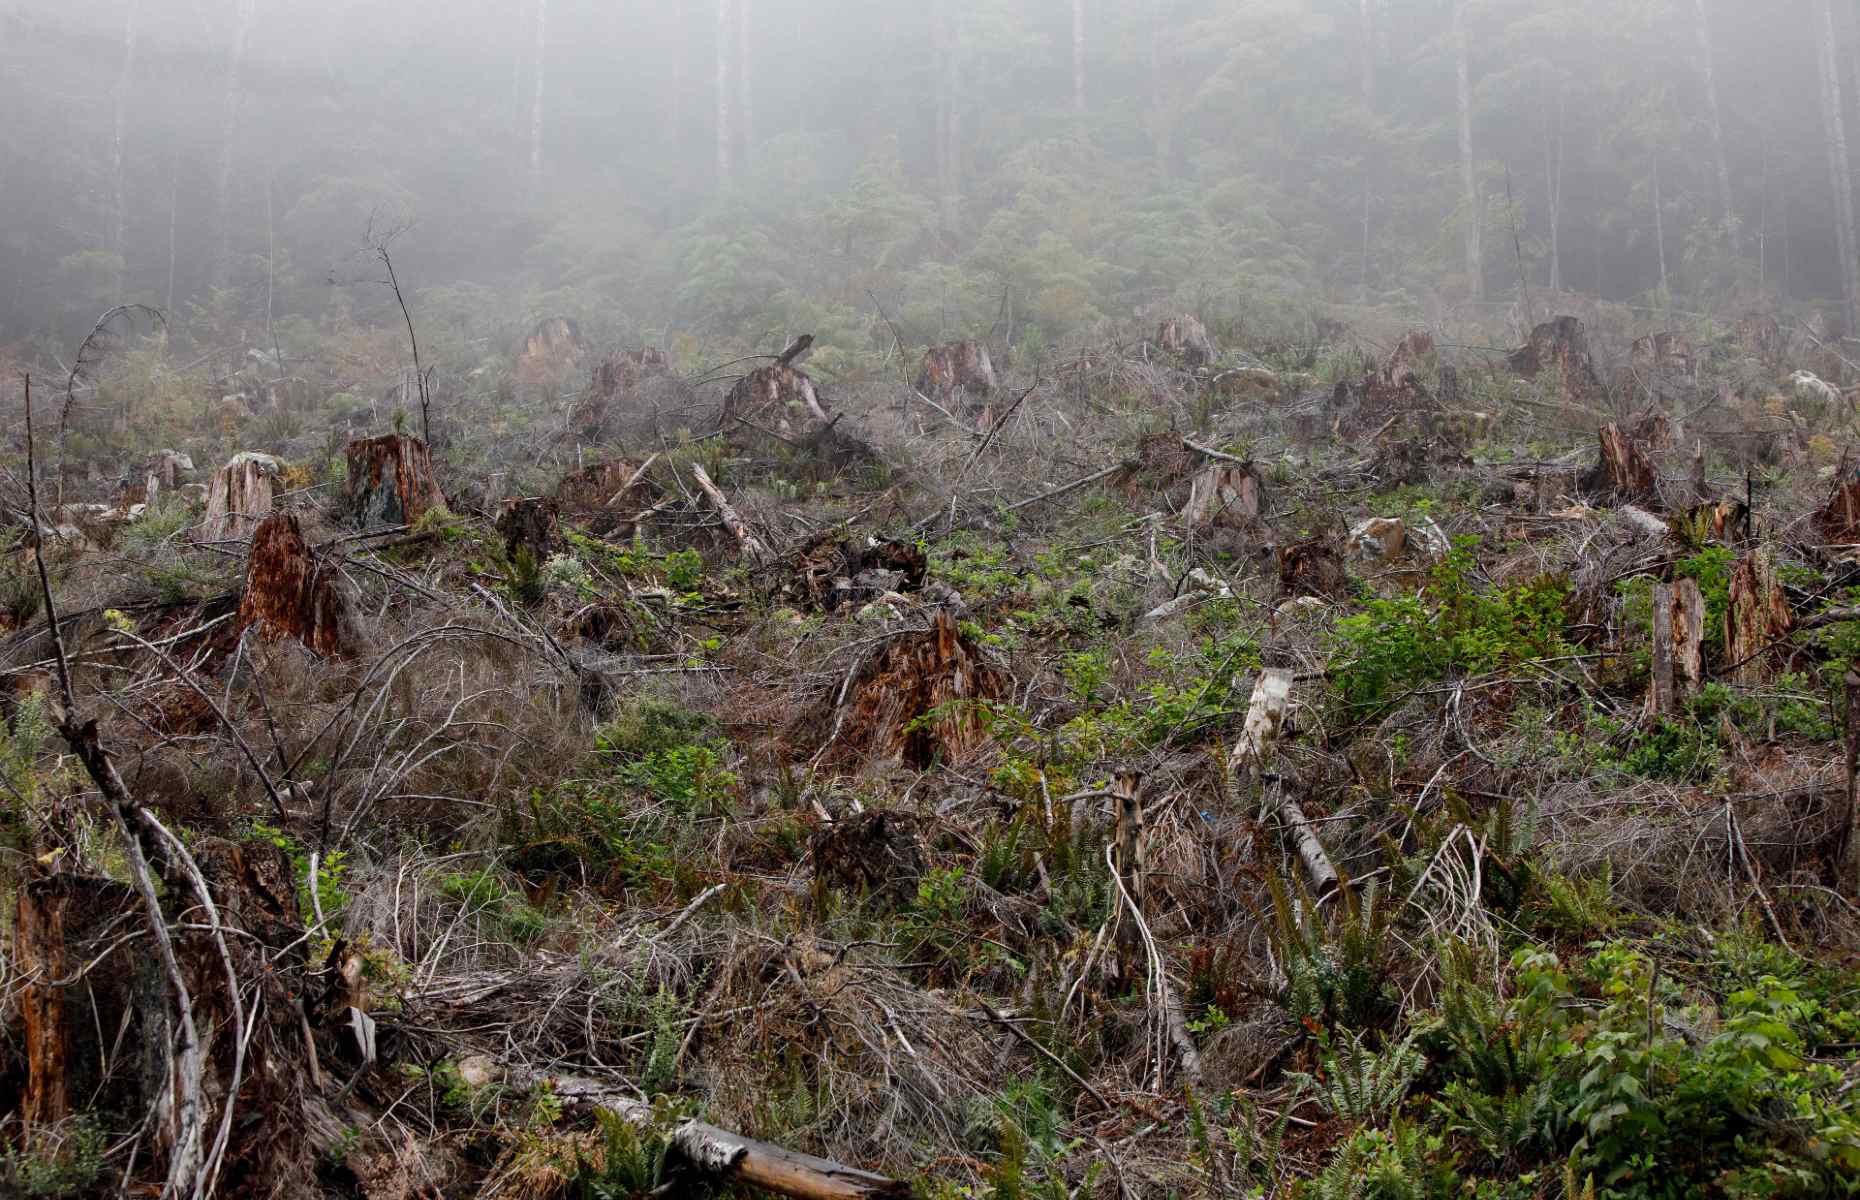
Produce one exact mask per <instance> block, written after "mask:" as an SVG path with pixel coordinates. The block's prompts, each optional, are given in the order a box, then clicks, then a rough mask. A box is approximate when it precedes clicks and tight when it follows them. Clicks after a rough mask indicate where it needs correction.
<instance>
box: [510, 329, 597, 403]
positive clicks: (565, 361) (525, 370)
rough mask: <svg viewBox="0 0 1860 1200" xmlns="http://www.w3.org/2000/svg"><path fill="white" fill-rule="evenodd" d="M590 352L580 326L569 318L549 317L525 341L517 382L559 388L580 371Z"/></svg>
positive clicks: (518, 358) (519, 359) (518, 366)
mask: <svg viewBox="0 0 1860 1200" xmlns="http://www.w3.org/2000/svg"><path fill="white" fill-rule="evenodd" d="M587 352H588V346H587V343H586V342H584V341H583V340H582V337H581V326H580V325H578V324H576V323H575V321H574V320H572V319H571V318H569V317H546V318H544V319H543V320H541V321H538V322H537V323H536V328H535V329H533V330H531V331H530V334H529V336H528V337H526V338H524V339H523V350H522V353H520V354H519V355H518V357H517V379H518V381H519V382H520V383H522V384H523V385H525V386H526V387H558V386H560V385H561V384H562V383H563V382H564V381H565V380H567V379H568V378H569V377H570V376H571V375H573V374H574V373H575V372H576V371H578V370H580V368H581V364H582V361H583V360H584V359H585V358H586V356H587Z"/></svg>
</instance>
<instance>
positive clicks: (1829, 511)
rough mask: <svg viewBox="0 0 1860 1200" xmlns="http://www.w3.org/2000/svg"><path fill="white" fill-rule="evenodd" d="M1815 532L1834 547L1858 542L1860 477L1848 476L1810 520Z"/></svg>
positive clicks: (1859, 536) (1859, 532) (1859, 530)
mask: <svg viewBox="0 0 1860 1200" xmlns="http://www.w3.org/2000/svg"><path fill="white" fill-rule="evenodd" d="M1812 523H1813V525H1814V526H1815V532H1816V533H1818V534H1820V535H1821V538H1822V540H1823V541H1826V542H1829V543H1832V544H1835V545H1852V544H1853V543H1855V542H1860V475H1849V476H1848V477H1847V478H1846V479H1845V480H1843V481H1842V482H1841V483H1840V485H1839V486H1838V487H1836V488H1835V489H1834V494H1833V495H1832V496H1830V497H1828V502H1827V503H1826V504H1824V505H1822V506H1821V508H1820V510H1819V511H1817V512H1816V513H1815V515H1814V517H1813V519H1812Z"/></svg>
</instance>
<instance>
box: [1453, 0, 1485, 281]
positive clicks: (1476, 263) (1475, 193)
mask: <svg viewBox="0 0 1860 1200" xmlns="http://www.w3.org/2000/svg"><path fill="white" fill-rule="evenodd" d="M1471 57H1472V52H1471V49H1470V47H1469V45H1468V39H1467V36H1466V0H1454V3H1453V70H1454V75H1455V79H1456V82H1457V84H1458V87H1457V89H1456V95H1457V101H1458V108H1459V119H1460V204H1461V206H1462V207H1463V208H1464V209H1465V213H1464V214H1463V216H1462V218H1461V221H1462V225H1463V227H1464V234H1465V241H1466V278H1467V283H1468V284H1469V285H1470V286H1471V288H1472V296H1473V299H1474V300H1484V299H1485V250H1484V246H1483V239H1484V233H1485V229H1484V223H1485V203H1484V201H1483V200H1482V199H1481V198H1480V195H1479V181H1478V175H1477V170H1476V165H1475V164H1474V162H1473V137H1472V64H1471V62H1470V60H1471Z"/></svg>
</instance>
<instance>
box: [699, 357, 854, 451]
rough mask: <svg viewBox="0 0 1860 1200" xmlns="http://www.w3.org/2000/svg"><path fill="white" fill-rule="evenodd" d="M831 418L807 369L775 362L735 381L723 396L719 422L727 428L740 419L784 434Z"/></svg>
mask: <svg viewBox="0 0 1860 1200" xmlns="http://www.w3.org/2000/svg"><path fill="white" fill-rule="evenodd" d="M831 420H832V418H830V417H829V416H828V415H827V410H826V408H825V406H823V405H822V404H821V402H820V393H819V392H818V391H817V390H816V389H815V387H814V381H813V379H812V378H811V377H810V376H809V375H808V374H807V372H805V371H803V370H801V369H800V368H798V367H793V366H789V365H787V364H785V363H780V362H777V363H772V364H770V365H769V366H766V367H757V368H756V369H755V370H753V371H751V372H750V373H749V374H747V375H745V376H743V377H742V378H741V379H739V380H737V381H736V386H735V387H732V388H731V389H730V393H729V395H727V396H725V397H724V399H723V417H722V420H721V421H720V422H719V426H720V428H723V429H730V428H732V427H734V426H736V425H737V424H739V423H741V424H745V425H749V426H752V427H759V428H760V429H761V430H762V431H764V432H772V433H775V434H778V435H781V436H784V437H785V436H789V435H792V434H795V433H797V432H806V431H808V430H810V429H818V428H820V427H821V426H824V425H827V424H829V423H831Z"/></svg>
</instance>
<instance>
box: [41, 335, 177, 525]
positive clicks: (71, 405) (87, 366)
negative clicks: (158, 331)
mask: <svg viewBox="0 0 1860 1200" xmlns="http://www.w3.org/2000/svg"><path fill="white" fill-rule="evenodd" d="M138 314H140V315H142V316H146V317H148V318H150V319H151V320H153V321H154V322H155V323H156V324H158V325H160V326H161V327H162V328H164V329H166V328H167V326H168V321H167V318H166V317H164V316H162V314H161V310H160V309H158V308H150V307H149V306H148V305H146V304H119V305H117V306H116V307H115V308H112V309H111V310H110V311H108V312H106V313H104V314H103V315H102V316H101V317H98V318H97V323H96V324H95V325H93V326H91V328H90V332H89V333H88V334H86V335H84V340H83V341H82V342H80V343H78V352H77V357H76V358H74V359H72V360H71V370H70V371H69V372H67V373H66V375H65V402H64V404H63V405H61V406H60V407H59V409H58V463H57V466H56V475H57V480H56V482H57V488H58V490H57V492H56V494H55V496H54V497H53V507H54V508H57V509H59V510H61V511H62V510H63V509H64V506H65V435H66V434H67V433H68V432H70V429H71V417H72V414H73V413H74V412H76V410H77V407H78V384H79V383H81V382H86V381H87V379H88V376H89V373H90V372H91V371H92V370H94V369H95V368H96V367H97V365H98V364H99V363H101V362H102V361H103V357H104V354H105V353H106V352H107V351H108V349H109V346H110V344H111V339H113V338H114V337H116V336H117V332H116V325H117V323H118V322H119V321H121V322H123V323H124V324H128V323H129V321H130V319H131V318H133V317H135V316H136V315H138Z"/></svg>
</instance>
